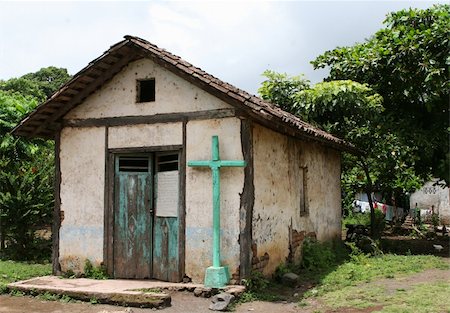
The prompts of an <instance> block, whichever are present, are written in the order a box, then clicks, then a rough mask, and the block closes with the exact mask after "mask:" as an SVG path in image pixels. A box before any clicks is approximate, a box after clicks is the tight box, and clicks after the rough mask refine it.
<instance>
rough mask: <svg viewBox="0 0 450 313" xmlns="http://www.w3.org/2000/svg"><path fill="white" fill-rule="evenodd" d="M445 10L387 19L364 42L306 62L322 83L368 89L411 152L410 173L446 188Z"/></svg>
mask: <svg viewBox="0 0 450 313" xmlns="http://www.w3.org/2000/svg"><path fill="white" fill-rule="evenodd" d="M449 21H450V6H449V5H434V6H432V7H430V8H428V9H425V10H420V9H408V10H401V11H398V12H393V13H390V14H388V15H387V18H386V20H385V21H384V24H385V28H383V29H381V30H379V31H378V32H376V33H375V34H374V35H373V36H372V37H371V38H369V39H368V40H366V41H365V42H364V43H360V44H356V45H354V46H351V47H343V48H336V49H334V50H331V51H327V52H325V53H324V54H323V55H321V56H319V57H318V58H317V59H316V60H314V61H313V62H312V64H313V65H314V67H315V68H325V67H329V68H330V75H329V76H328V78H327V79H326V80H327V81H332V80H343V79H344V80H345V79H351V80H354V81H357V82H360V83H366V84H368V85H369V86H371V87H372V88H373V89H374V90H375V91H376V92H377V93H379V94H380V95H381V96H382V97H383V99H384V102H383V105H384V107H385V111H384V115H385V116H386V119H387V120H388V121H390V122H389V124H387V126H388V127H389V131H390V133H391V134H395V136H396V137H397V138H398V140H399V141H400V142H402V144H403V146H408V147H410V148H411V149H413V150H414V151H415V154H414V157H415V158H416V160H415V166H414V170H415V172H416V173H418V174H420V175H421V177H423V178H425V177H427V176H428V175H429V174H432V175H434V176H435V177H440V178H442V179H444V180H445V181H446V184H447V185H448V183H449V173H450V170H449V158H450V154H449V140H448V138H449V128H448V127H449V119H448V118H449V112H448V109H449V90H450V83H449V80H448V77H449V70H448V69H449V67H448V66H449V65H450V58H449V57H448V55H449V49H448V47H449V36H448V29H449V26H450V23H449Z"/></svg>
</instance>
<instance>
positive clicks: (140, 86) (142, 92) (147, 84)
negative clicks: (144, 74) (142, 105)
mask: <svg viewBox="0 0 450 313" xmlns="http://www.w3.org/2000/svg"><path fill="white" fill-rule="evenodd" d="M136 88H137V99H136V102H152V101H155V79H154V78H153V79H143V80H138V81H137V82H136Z"/></svg>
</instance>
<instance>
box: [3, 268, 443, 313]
mask: <svg viewBox="0 0 450 313" xmlns="http://www.w3.org/2000/svg"><path fill="white" fill-rule="evenodd" d="M438 281H445V282H449V283H450V271H444V270H437V269H432V270H427V271H424V272H421V273H417V274H414V275H409V276H406V277H402V278H398V279H379V280H376V281H373V282H371V283H369V284H372V285H373V286H374V287H376V286H382V287H386V288H387V289H388V290H396V289H399V288H405V289H408V288H411V287H412V286H414V285H417V284H421V283H430V282H438ZM308 302H309V304H310V305H308V307H307V308H305V307H299V306H298V305H297V303H296V302H292V303H287V302H279V303H274V302H261V301H255V302H249V303H244V304H241V305H239V306H237V308H236V310H235V312H236V313H244V312H269V313H300V312H301V313H311V312H315V311H319V312H329V313H357V312H360V313H363V312H376V311H379V310H381V309H382V307H381V306H374V307H371V308H365V309H354V308H343V309H338V310H329V309H327V308H325V307H323V305H322V304H321V303H320V302H318V301H316V300H315V299H310V300H308ZM209 304H210V299H204V298H196V297H194V296H193V295H192V294H191V293H184V292H182V293H176V294H173V295H172V306H171V307H169V308H165V309H163V310H158V311H160V312H161V313H204V312H212V311H210V310H209V309H208V306H209ZM154 311H155V310H152V309H138V308H132V309H126V308H124V307H119V306H111V305H93V304H90V303H83V302H76V303H61V302H57V301H43V300H40V299H38V298H32V297H12V296H6V295H3V296H0V313H131V312H132V313H150V312H154Z"/></svg>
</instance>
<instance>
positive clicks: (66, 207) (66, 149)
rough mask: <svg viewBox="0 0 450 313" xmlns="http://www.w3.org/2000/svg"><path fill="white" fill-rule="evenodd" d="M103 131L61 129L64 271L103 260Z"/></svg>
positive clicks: (102, 129)
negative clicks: (89, 262) (85, 262)
mask: <svg viewBox="0 0 450 313" xmlns="http://www.w3.org/2000/svg"><path fill="white" fill-rule="evenodd" d="M104 152H105V128H103V127H90V128H82V129H81V128H64V129H63V130H62V132H61V150H60V160H61V190H60V195H61V211H63V212H64V220H63V221H62V223H61V229H60V251H59V258H60V263H61V269H62V270H63V271H67V270H69V269H70V270H73V271H80V270H82V269H83V266H84V261H85V260H86V259H90V260H91V261H92V262H94V263H96V264H99V263H100V262H102V261H103V216H104V181H105V158H104Z"/></svg>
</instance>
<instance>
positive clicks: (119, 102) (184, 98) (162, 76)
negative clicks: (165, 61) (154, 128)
mask: <svg viewBox="0 0 450 313" xmlns="http://www.w3.org/2000/svg"><path fill="white" fill-rule="evenodd" d="M145 78H155V94H156V101H154V102H144V103H136V80H137V79H145ZM230 107H231V106H230V105H228V104H227V103H225V102H223V101H221V100H219V99H218V98H216V97H214V96H212V95H210V94H209V93H207V92H205V91H203V90H201V89H199V88H198V87H196V86H194V85H192V84H191V83H189V82H188V81H186V80H184V79H182V78H180V77H179V76H176V75H175V74H173V73H172V72H170V71H168V70H166V69H165V68H163V67H160V66H159V65H157V64H155V63H154V62H153V61H151V60H149V59H141V60H138V61H135V62H133V63H130V64H129V65H128V66H126V67H125V68H124V69H123V70H122V71H121V72H120V73H118V74H117V75H116V76H114V78H113V79H112V80H111V81H109V82H108V83H106V84H105V85H104V86H103V87H102V88H101V89H99V90H98V91H96V92H95V93H93V94H92V95H91V96H89V97H88V98H87V99H86V100H85V101H84V102H83V103H82V104H80V105H79V106H77V107H76V108H75V109H73V110H72V111H71V112H69V113H68V114H67V115H66V116H65V118H66V119H83V118H102V117H117V116H136V115H153V114H158V113H176V112H193V111H203V110H216V109H223V108H230Z"/></svg>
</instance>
